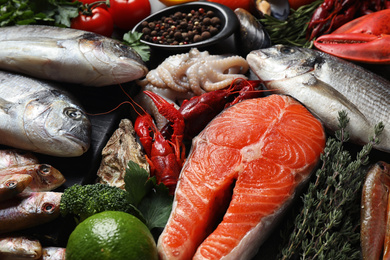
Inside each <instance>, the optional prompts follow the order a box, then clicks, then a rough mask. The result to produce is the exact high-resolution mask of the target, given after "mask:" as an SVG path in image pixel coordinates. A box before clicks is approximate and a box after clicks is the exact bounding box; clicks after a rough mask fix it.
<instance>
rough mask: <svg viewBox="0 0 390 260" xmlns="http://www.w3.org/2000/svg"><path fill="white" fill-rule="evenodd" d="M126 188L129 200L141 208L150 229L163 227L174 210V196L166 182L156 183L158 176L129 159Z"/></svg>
mask: <svg viewBox="0 0 390 260" xmlns="http://www.w3.org/2000/svg"><path fill="white" fill-rule="evenodd" d="M124 181H125V190H126V191H127V192H128V199H129V202H130V203H131V204H132V205H134V207H135V208H137V209H138V210H139V214H140V215H141V216H142V218H143V220H144V221H145V223H146V225H147V226H148V228H149V229H150V230H152V229H153V228H163V227H164V226H165V224H166V223H167V221H168V217H169V215H170V213H171V210H172V201H173V196H172V195H169V190H168V188H167V187H166V186H165V185H164V184H162V183H161V184H156V177H155V176H153V177H149V174H148V172H147V171H146V170H145V169H144V168H142V167H140V166H139V165H138V164H137V163H135V162H133V161H129V163H128V167H127V169H126V174H125V178H124Z"/></svg>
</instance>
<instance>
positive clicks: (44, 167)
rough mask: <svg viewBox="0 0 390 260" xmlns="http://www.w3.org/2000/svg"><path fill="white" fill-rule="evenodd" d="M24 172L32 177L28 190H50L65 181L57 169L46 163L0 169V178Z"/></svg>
mask: <svg viewBox="0 0 390 260" xmlns="http://www.w3.org/2000/svg"><path fill="white" fill-rule="evenodd" d="M17 174H24V175H29V176H31V177H32V178H33V179H32V181H31V182H30V183H29V185H28V187H27V190H29V191H50V190H54V189H56V188H58V187H60V186H61V185H62V184H64V182H65V181H66V180H65V178H64V176H63V175H62V174H61V172H60V171H59V170H57V169H56V168H54V167H53V166H51V165H48V164H32V165H24V166H15V167H9V168H5V169H0V178H1V177H4V176H9V175H17Z"/></svg>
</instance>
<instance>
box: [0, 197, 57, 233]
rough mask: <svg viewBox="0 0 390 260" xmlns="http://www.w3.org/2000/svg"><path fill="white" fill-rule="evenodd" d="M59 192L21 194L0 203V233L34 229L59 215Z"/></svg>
mask: <svg viewBox="0 0 390 260" xmlns="http://www.w3.org/2000/svg"><path fill="white" fill-rule="evenodd" d="M61 196H62V193H61V192H51V191H48V192H30V193H25V192H23V193H21V194H18V195H16V196H15V197H13V198H12V199H9V200H6V201H3V202H0V233H9V232H13V231H17V230H21V229H25V228H30V227H34V226H37V225H40V224H43V223H47V222H49V221H52V220H54V219H55V218H57V217H58V216H59V214H60V201H61Z"/></svg>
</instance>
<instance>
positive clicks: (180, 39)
mask: <svg viewBox="0 0 390 260" xmlns="http://www.w3.org/2000/svg"><path fill="white" fill-rule="evenodd" d="M220 23H221V20H220V19H219V18H218V17H217V16H215V15H214V12H213V11H211V10H205V9H203V8H199V9H198V10H191V11H190V12H175V13H174V14H171V15H166V16H163V17H161V19H160V20H155V21H150V22H143V23H142V24H141V32H142V39H143V40H145V41H149V42H154V43H159V44H169V45H185V44H189V43H194V42H200V41H204V40H206V39H209V38H210V37H212V36H213V35H216V34H217V33H218V32H219V28H220Z"/></svg>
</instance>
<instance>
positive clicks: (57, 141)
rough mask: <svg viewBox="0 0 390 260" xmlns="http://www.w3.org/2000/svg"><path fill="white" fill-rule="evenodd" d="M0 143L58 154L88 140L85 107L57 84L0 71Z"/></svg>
mask: <svg viewBox="0 0 390 260" xmlns="http://www.w3.org/2000/svg"><path fill="white" fill-rule="evenodd" d="M0 137H1V138H0V144H3V145H7V146H10V147H14V148H19V149H22V150H28V151H33V152H37V153H43V154H48V155H53V156H59V157H70V156H80V155H82V154H83V153H84V152H86V151H87V150H88V149H89V146H90V143H91V122H90V120H89V119H88V117H87V116H86V114H85V112H84V109H83V108H82V107H81V106H80V105H79V104H78V102H77V101H76V100H74V99H73V98H72V97H71V96H70V94H69V93H67V92H65V91H63V90H61V88H60V87H59V86H58V85H55V84H53V83H49V82H46V81H40V80H37V79H34V78H30V77H26V76H22V75H18V74H14V73H9V72H3V71H0Z"/></svg>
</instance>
